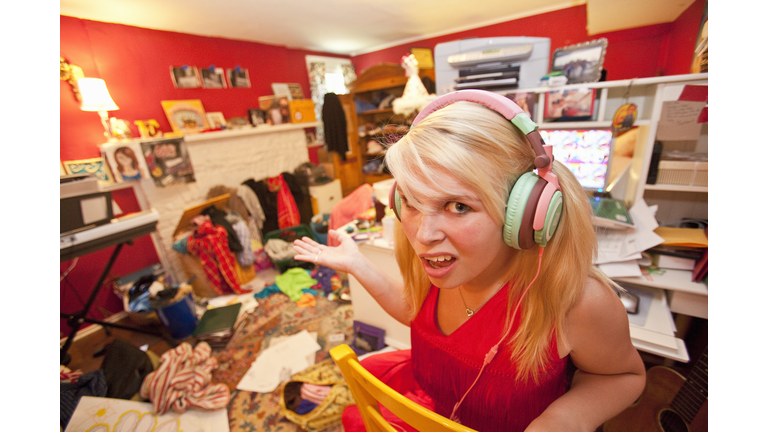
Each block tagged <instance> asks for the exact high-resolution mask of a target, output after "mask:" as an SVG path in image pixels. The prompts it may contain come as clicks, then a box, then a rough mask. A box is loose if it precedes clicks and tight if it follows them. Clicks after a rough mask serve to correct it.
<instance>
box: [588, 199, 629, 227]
mask: <svg viewBox="0 0 768 432" xmlns="http://www.w3.org/2000/svg"><path fill="white" fill-rule="evenodd" d="M589 201H590V203H591V204H592V212H593V213H594V216H593V218H592V223H593V225H595V226H600V227H604V228H614V229H621V228H634V226H635V224H634V222H633V221H632V216H631V215H630V214H629V211H628V210H627V206H626V205H625V204H624V201H621V200H616V199H613V198H605V197H596V196H590V197H589Z"/></svg>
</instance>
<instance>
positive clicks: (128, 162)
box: [115, 153, 133, 167]
mask: <svg viewBox="0 0 768 432" xmlns="http://www.w3.org/2000/svg"><path fill="white" fill-rule="evenodd" d="M115 159H116V160H117V163H119V164H120V165H122V166H125V167H130V166H132V164H133V159H131V157H130V156H128V155H126V154H124V153H115Z"/></svg>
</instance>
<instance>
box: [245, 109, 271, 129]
mask: <svg viewBox="0 0 768 432" xmlns="http://www.w3.org/2000/svg"><path fill="white" fill-rule="evenodd" d="M248 121H249V122H251V126H253V127H257V126H260V125H263V124H266V123H267V113H266V112H265V111H264V110H262V109H259V108H251V109H249V110H248Z"/></svg>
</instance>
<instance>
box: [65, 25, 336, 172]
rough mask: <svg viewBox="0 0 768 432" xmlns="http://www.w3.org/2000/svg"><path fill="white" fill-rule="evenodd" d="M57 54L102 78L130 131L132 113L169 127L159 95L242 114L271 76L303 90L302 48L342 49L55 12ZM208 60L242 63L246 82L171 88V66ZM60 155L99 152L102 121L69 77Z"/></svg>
mask: <svg viewBox="0 0 768 432" xmlns="http://www.w3.org/2000/svg"><path fill="white" fill-rule="evenodd" d="M60 37H61V42H60V45H61V55H62V56H64V57H65V58H66V59H67V60H68V61H69V62H70V63H73V64H76V65H78V66H80V67H81V68H83V72H84V74H85V76H86V77H94V78H102V79H104V81H105V82H106V83H107V87H108V88H109V92H110V94H111V95H112V99H114V100H115V103H117V105H118V106H119V107H120V109H119V110H117V111H111V112H110V113H109V115H110V117H117V118H119V119H124V120H128V121H129V122H130V124H131V127H132V132H133V134H134V136H138V130H137V128H136V126H135V125H134V124H133V122H134V121H136V120H146V119H155V120H157V121H158V122H159V123H160V129H161V130H163V131H167V132H170V131H171V127H170V125H169V123H168V120H167V118H166V117H165V113H164V112H163V109H162V107H161V105H160V101H162V100H175V99H200V100H201V101H202V102H203V107H204V108H205V110H206V111H211V112H215V111H220V112H222V113H223V114H224V117H226V118H230V117H240V116H246V115H247V112H248V109H249V108H254V107H257V106H258V99H259V96H264V95H271V94H272V87H271V84H272V83H274V82H282V83H285V82H288V83H299V84H301V86H302V89H303V90H304V94H305V95H306V96H309V78H308V76H307V72H306V66H305V62H304V56H305V55H307V54H316V55H325V56H332V57H343V58H347V57H345V56H338V55H333V54H327V53H318V52H313V51H304V50H295V49H289V48H285V47H279V46H275V45H267V44H262V43H255V42H244V41H237V40H231V39H222V38H212V37H203V36H195V35H190V34H184V33H174V32H166V31H158V30H149V29H144V28H139V27H131V26H126V25H119V24H110V23H104V22H98V21H88V20H83V19H78V18H72V17H67V16H61V17H60ZM183 65H189V66H197V67H198V68H207V67H210V66H211V65H215V66H216V67H220V68H223V69H227V68H235V67H237V66H240V67H241V68H245V69H248V73H249V75H250V78H251V88H234V89H233V88H226V89H202V88H199V89H177V88H175V87H174V86H173V82H172V80H171V74H170V67H171V66H183ZM60 103H61V106H60V108H61V126H60V130H61V147H60V151H61V154H60V157H61V160H72V159H81V158H89V157H97V156H99V149H98V144H100V143H101V142H103V139H102V137H103V135H102V134H103V132H104V129H103V127H102V126H101V122H100V121H99V117H98V115H97V114H96V113H93V112H84V111H80V108H79V103H78V102H77V101H76V100H75V98H74V96H73V94H72V91H71V90H70V87H69V84H68V83H66V82H65V81H62V82H61V102H60Z"/></svg>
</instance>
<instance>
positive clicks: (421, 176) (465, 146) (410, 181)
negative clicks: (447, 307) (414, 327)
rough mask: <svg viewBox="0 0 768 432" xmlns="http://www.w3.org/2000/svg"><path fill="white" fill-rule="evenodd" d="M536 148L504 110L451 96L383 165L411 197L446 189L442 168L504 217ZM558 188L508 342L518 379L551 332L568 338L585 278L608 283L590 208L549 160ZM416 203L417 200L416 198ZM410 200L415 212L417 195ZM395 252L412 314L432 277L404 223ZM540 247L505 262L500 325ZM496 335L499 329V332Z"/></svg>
mask: <svg viewBox="0 0 768 432" xmlns="http://www.w3.org/2000/svg"><path fill="white" fill-rule="evenodd" d="M534 156H535V154H534V152H533V149H532V148H531V146H530V144H529V143H528V141H527V138H526V137H525V135H524V134H523V133H522V132H521V131H520V130H519V129H517V128H516V127H514V126H513V125H512V124H511V122H509V121H508V120H506V119H505V118H504V117H503V116H502V115H501V114H498V113H496V112H495V111H493V110H490V109H489V108H486V107H484V106H482V105H479V104H476V103H472V102H463V101H461V102H455V103H453V104H451V105H448V106H446V107H444V108H441V109H439V110H438V111H436V112H434V113H432V114H431V115H429V116H428V117H427V118H425V119H424V120H422V121H421V122H420V123H419V124H418V125H417V126H415V127H414V128H413V129H412V130H411V131H410V132H409V133H408V134H407V135H406V136H404V137H403V138H402V139H401V140H400V141H398V142H397V143H396V144H394V145H392V146H391V147H390V148H389V149H388V150H387V154H386V163H387V166H388V167H389V169H390V171H391V172H392V174H393V176H394V177H395V178H396V179H397V183H398V187H399V188H400V189H401V190H402V191H403V193H404V194H405V195H406V196H409V197H421V196H423V197H436V196H439V195H440V194H446V193H448V194H450V191H447V190H445V189H444V187H443V186H442V185H441V184H439V183H438V182H437V181H435V180H434V178H435V177H438V176H436V175H433V174H434V173H436V172H438V171H440V172H446V173H448V174H451V175H452V176H454V177H456V178H457V179H460V181H461V182H462V183H464V184H465V185H466V186H467V187H468V188H469V189H470V190H472V191H474V192H475V193H476V194H477V198H479V199H480V201H481V202H482V203H483V206H484V207H485V208H486V209H487V211H488V212H489V213H490V215H491V218H492V219H493V220H494V221H495V222H497V223H499V224H500V223H501V222H503V220H504V216H505V213H506V205H507V200H508V197H509V193H510V191H511V190H512V186H513V185H514V183H515V181H516V180H517V179H518V178H519V177H520V176H521V175H522V174H524V173H526V172H530V171H533V169H534V164H533V159H534ZM553 170H554V173H555V174H556V175H557V177H558V180H559V182H560V186H561V188H562V193H563V212H562V216H561V219H560V224H559V226H558V228H557V231H556V232H555V234H554V236H553V237H552V239H551V240H550V241H549V243H548V244H547V247H546V248H545V249H544V254H543V256H542V263H541V272H540V273H539V276H538V278H537V279H536V281H535V283H534V284H533V285H532V286H531V289H530V291H529V292H528V294H527V295H526V296H525V299H524V300H523V303H522V306H521V311H520V312H519V313H520V314H521V317H520V326H519V327H518V329H517V331H516V332H515V333H514V334H512V336H511V337H510V338H508V340H507V341H506V343H507V344H508V345H509V347H510V349H511V352H512V357H511V361H512V362H513V363H516V364H517V371H518V374H517V379H523V378H526V377H528V378H531V379H533V380H534V381H538V379H539V377H540V376H541V374H542V373H544V371H545V369H546V368H547V366H548V364H549V363H550V362H551V361H552V360H554V359H553V358H552V357H551V343H552V337H553V335H555V334H556V335H558V336H559V337H560V338H561V340H563V341H565V342H566V344H567V340H566V339H565V332H564V324H565V316H566V313H567V312H568V311H569V310H570V308H571V307H573V305H574V304H575V303H576V301H577V300H578V298H579V296H580V295H581V292H582V290H583V287H584V285H585V284H586V282H587V279H588V278H589V277H592V278H595V279H597V280H599V281H600V282H602V283H603V284H604V285H606V286H608V285H613V283H612V282H611V281H610V280H609V279H608V278H607V277H606V276H605V275H604V274H603V273H602V272H600V271H599V270H597V269H596V268H595V267H594V266H593V265H592V258H593V256H594V254H595V253H596V251H597V240H596V237H595V232H594V229H593V227H592V223H591V215H592V207H591V206H590V204H589V201H588V199H587V196H586V193H585V192H584V190H583V189H582V187H581V185H579V183H578V181H577V180H576V178H575V177H574V175H573V174H572V173H571V172H570V171H569V170H568V168H567V167H565V166H564V165H563V164H561V163H560V162H555V163H554V165H553ZM413 201H416V202H413ZM409 205H412V206H415V207H416V208H417V209H418V210H420V211H421V210H422V209H420V208H419V206H420V204H419V202H418V199H417V200H411V201H409ZM499 235H502V233H501V232H499ZM395 236H396V237H395V256H396V258H397V262H398V264H399V266H400V271H401V273H402V276H403V281H404V284H405V295H406V297H407V299H408V300H409V302H410V304H411V306H412V311H411V314H412V316H411V318H414V317H415V316H416V314H417V313H418V311H419V309H420V308H421V305H422V303H423V302H424V299H425V298H426V296H427V294H428V292H429V288H430V285H431V283H430V281H429V278H428V277H427V275H426V273H425V272H424V269H423V267H422V265H421V262H420V260H419V258H418V256H416V253H415V252H414V250H413V248H412V246H411V244H410V243H409V242H408V239H407V238H406V236H405V232H404V231H403V229H402V225H400V224H397V229H396V232H395ZM537 266H538V248H532V249H528V250H520V251H518V250H516V251H515V254H514V258H513V259H512V260H511V262H510V263H509V272H508V275H509V279H510V289H509V299H508V305H507V316H506V325H505V328H507V326H508V325H509V321H510V319H511V316H510V315H511V313H512V308H513V307H514V305H515V304H516V303H517V301H518V299H519V297H518V296H519V295H520V294H521V293H522V291H523V290H524V289H525V287H527V286H528V284H529V283H530V282H531V281H532V280H533V278H534V276H535V274H536V269H537ZM499 336H501V335H499Z"/></svg>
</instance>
